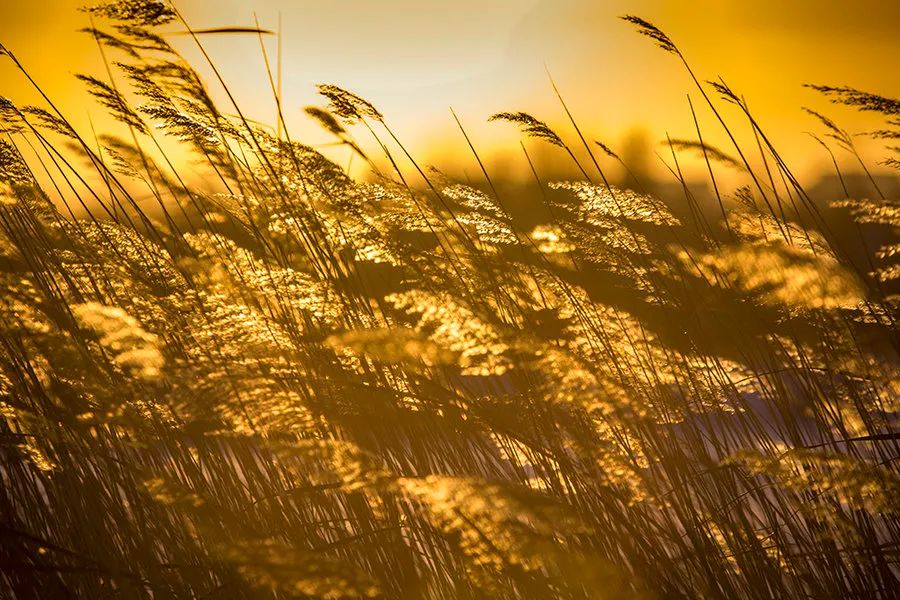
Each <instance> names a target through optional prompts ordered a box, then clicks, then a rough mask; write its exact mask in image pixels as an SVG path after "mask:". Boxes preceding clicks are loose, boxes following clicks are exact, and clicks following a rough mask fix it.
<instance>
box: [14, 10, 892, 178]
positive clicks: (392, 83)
mask: <svg viewBox="0 0 900 600" xmlns="http://www.w3.org/2000/svg"><path fill="white" fill-rule="evenodd" d="M84 3H85V0H52V1H50V2H44V3H17V2H5V3H2V4H0V43H3V44H5V45H6V46H7V47H8V48H9V49H10V50H12V51H13V52H15V53H16V55H17V56H18V57H19V58H20V59H21V61H22V62H23V63H24V64H25V66H26V67H27V68H29V69H30V71H31V72H32V74H33V75H34V77H35V79H36V80H37V81H39V82H40V83H41V84H42V85H43V86H45V88H46V91H47V92H48V95H49V96H51V97H53V98H56V99H60V100H59V104H60V106H61V108H62V109H63V110H64V112H66V113H67V114H68V115H71V118H72V121H73V122H74V123H75V124H76V126H78V127H79V128H83V129H85V130H89V129H88V128H91V127H94V128H96V129H98V130H105V129H107V128H109V127H113V126H114V125H115V124H113V123H111V122H110V121H109V119H108V117H106V116H105V114H104V110H103V109H102V107H99V106H97V105H96V104H94V103H93V102H92V101H91V100H90V99H89V97H88V95H87V94H86V93H84V92H83V91H82V90H81V89H80V85H79V84H77V82H76V81H75V80H74V74H76V73H81V72H86V73H93V74H101V75H104V76H105V72H106V71H105V66H104V64H103V61H102V59H101V57H100V54H99V52H98V50H97V46H96V44H95V42H94V41H93V40H92V39H91V38H90V36H88V35H86V34H84V33H79V32H78V31H77V30H79V29H81V28H84V27H88V26H89V25H90V22H89V19H88V16H87V15H86V14H84V13H82V12H79V11H78V7H79V6H81V5H82V4H84ZM175 4H176V6H177V7H178V8H179V9H180V10H181V11H182V13H183V15H184V17H185V19H186V20H187V22H188V23H189V24H190V25H191V26H192V27H194V28H202V27H216V26H252V25H254V19H255V18H258V19H259V23H260V26H261V27H263V28H268V29H271V30H273V31H277V30H278V28H279V22H280V27H281V31H282V40H281V45H282V97H283V106H284V112H285V120H286V122H287V125H288V129H289V131H290V132H291V136H292V138H293V139H295V140H298V141H302V142H304V143H308V144H311V145H314V146H317V147H320V148H321V149H322V151H323V152H325V153H326V154H327V155H328V156H329V157H331V158H332V159H334V160H336V161H338V162H339V163H341V164H343V165H344V166H346V164H347V159H348V157H349V155H348V153H347V149H346V148H339V149H334V148H332V147H330V146H328V144H329V143H331V142H332V141H333V139H332V138H331V137H330V136H329V134H328V133H327V132H324V131H322V130H321V129H320V128H319V127H318V126H317V124H315V123H314V122H313V121H311V120H310V119H309V118H308V117H307V116H306V115H305V114H304V113H303V110H302V109H303V107H304V106H307V105H322V104H323V101H322V99H321V98H319V97H318V96H317V95H316V91H315V84H316V83H335V84H337V85H340V86H342V87H345V88H347V89H350V90H352V91H354V92H356V93H358V94H360V95H361V96H363V97H365V98H367V99H368V100H370V101H371V102H372V103H373V104H375V105H376V106H377V107H378V108H379V109H380V110H381V112H383V113H384V115H385V116H386V119H387V122H388V124H389V125H390V126H391V127H392V128H393V129H394V131H395V132H396V133H397V135H398V137H399V138H400V139H401V140H402V141H403V142H404V143H405V144H406V146H407V148H408V149H409V150H410V152H411V153H412V154H413V156H414V157H416V159H417V160H420V161H421V162H422V163H426V164H434V165H436V166H438V167H440V168H441V169H442V170H445V171H446V172H447V173H448V174H451V175H452V176H463V177H465V176H469V175H471V176H472V177H473V178H477V175H476V173H478V167H477V164H476V163H475V162H474V159H473V157H472V155H471V152H470V150H469V149H468V146H467V145H466V142H465V139H464V138H463V136H462V135H461V133H460V131H459V129H458V127H457V125H456V123H455V121H454V120H453V117H452V116H451V114H450V111H449V109H450V107H452V108H453V109H454V110H455V111H456V113H457V115H458V116H459V118H460V120H461V121H462V124H463V125H464V127H465V128H466V132H467V133H468V134H469V136H470V137H471V138H472V142H473V143H474V145H475V147H476V148H477V149H478V151H479V152H480V153H481V155H482V156H483V157H484V158H485V160H486V162H487V163H488V165H489V168H490V169H491V171H492V175H493V176H495V177H496V178H497V179H513V180H515V179H519V180H521V179H524V178H527V177H529V176H530V175H529V171H528V167H527V162H526V161H525V160H524V157H523V155H522V150H521V148H520V146H519V140H520V135H519V132H518V131H516V130H515V128H514V127H512V126H510V125H507V124H502V123H487V119H488V117H489V116H490V115H491V114H493V113H495V112H500V111H519V110H523V111H526V112H529V113H531V114H533V115H534V116H536V117H537V118H539V119H542V120H545V121H546V122H547V123H548V124H550V126H551V127H553V128H554V129H555V130H557V131H558V132H559V133H560V135H562V136H563V138H564V139H566V140H567V141H570V142H571V145H572V146H573V147H578V146H580V143H579V141H578V138H577V135H576V133H575V131H574V130H573V128H572V127H571V125H570V123H569V122H568V120H567V119H566V116H565V112H564V111H563V109H562V107H561V106H560V104H559V102H558V100H557V99H556V97H555V95H554V93H553V90H552V87H551V85H550V82H549V78H548V75H547V73H548V71H549V72H550V73H551V74H552V76H553V78H554V79H555V81H556V83H557V85H558V86H559V88H560V91H561V92H562V93H563V95H564V97H565V99H566V102H567V103H568V105H569V107H570V108H571V110H572V112H573V114H574V116H575V118H576V119H577V120H578V123H579V126H580V127H581V128H582V129H583V131H584V132H585V135H586V137H588V139H589V140H600V141H602V142H604V143H606V144H607V145H609V146H610V147H612V148H613V149H614V150H615V151H616V152H618V153H619V154H620V155H621V156H622V157H623V158H625V160H626V162H628V163H629V165H630V166H631V167H632V169H633V170H636V171H640V172H643V173H647V174H648V176H649V177H652V178H656V179H666V178H670V179H671V176H670V175H669V174H668V173H667V170H666V169H667V167H666V166H665V165H663V164H662V163H661V162H660V159H659V158H657V156H655V154H657V153H658V154H659V155H660V156H662V157H665V159H666V161H667V163H669V164H670V166H671V154H670V152H669V150H668V149H667V148H665V147H664V145H663V144H662V143H661V142H662V141H663V140H665V139H666V136H667V135H668V136H671V137H672V138H681V139H696V137H697V136H696V132H695V130H694V125H693V121H692V118H691V113H690V109H689V107H688V102H687V95H688V94H690V96H691V99H692V101H693V103H694V107H695V108H696V109H697V113H698V118H699V121H700V126H701V129H702V132H703V136H704V139H705V140H706V141H707V142H709V143H712V144H713V145H715V146H718V147H720V148H721V149H722V150H724V151H726V152H730V151H731V150H732V149H731V148H730V147H729V144H728V139H727V137H725V136H724V135H723V133H722V131H721V128H720V126H719V125H718V123H717V122H716V121H715V118H714V117H713V115H711V114H710V112H709V110H708V108H707V107H706V106H705V105H704V104H703V100H702V98H701V97H700V96H699V94H698V93H697V90H696V88H694V87H692V83H691V82H690V80H689V79H688V77H687V75H686V74H685V73H684V70H683V68H682V67H681V65H680V64H679V63H678V61H677V59H675V58H674V57H672V56H670V55H667V54H666V53H665V52H662V51H661V50H659V49H658V48H655V47H654V46H653V44H652V43H651V42H650V40H647V39H646V38H643V37H641V36H639V35H637V33H636V32H635V31H634V30H633V28H632V27H631V26H630V25H629V24H627V23H624V22H622V21H621V20H619V19H618V18H617V17H619V16H621V15H623V14H626V13H634V14H637V15H639V16H641V17H642V18H645V19H647V20H649V21H651V22H653V23H654V24H656V25H658V26H659V27H660V28H661V29H663V30H664V31H665V32H666V33H667V34H669V36H670V37H671V38H672V39H673V40H674V41H675V42H676V43H677V44H678V46H679V48H680V49H681V50H682V51H683V53H684V54H685V56H686V57H687V59H688V60H689V61H690V62H691V64H692V67H693V68H694V69H695V71H696V72H697V74H698V76H699V77H700V78H701V79H716V78H717V77H719V76H721V77H723V78H724V80H725V81H726V82H727V83H728V84H729V85H730V86H731V87H732V88H733V89H735V90H736V91H737V92H738V93H740V94H742V95H743V96H744V97H745V98H746V100H747V102H748V103H749V106H750V108H751V109H752V110H753V111H754V113H755V116H756V118H757V119H758V121H759V122H760V124H761V126H762V127H763V128H764V130H765V131H767V133H768V135H769V136H770V137H771V139H772V141H773V143H774V144H775V146H776V148H778V149H779V151H780V152H782V153H783V155H784V156H785V158H786V162H787V163H788V164H789V165H791V166H792V168H794V169H795V170H796V171H797V172H798V173H799V174H800V175H801V176H805V177H810V178H818V176H820V175H823V174H824V175H827V174H829V173H832V172H833V167H832V165H831V162H830V158H829V157H828V155H827V153H826V152H825V151H824V150H823V149H822V148H821V147H820V146H819V145H818V143H817V142H816V141H815V140H813V139H812V138H811V137H810V136H809V135H807V134H806V133H805V132H816V133H818V134H822V133H823V131H822V127H821V124H819V123H818V122H817V121H815V120H814V119H812V118H811V117H809V116H808V115H806V114H805V113H804V112H803V110H802V107H804V106H807V107H810V108H813V109H815V110H817V111H820V112H822V113H824V114H826V115H828V116H829V117H831V118H833V119H834V120H835V121H836V122H837V123H838V124H839V125H841V126H842V127H844V128H845V129H847V130H848V131H850V132H851V133H854V134H856V133H862V132H865V131H869V130H872V129H877V128H878V125H879V119H878V117H877V116H875V115H871V114H866V113H859V112H856V111H854V110H852V109H850V108H847V107H840V106H835V105H831V104H829V103H828V101H827V100H826V99H825V98H823V97H822V96H821V95H819V94H818V93H816V92H815V91H813V90H810V89H806V88H803V87H802V84H804V83H816V84H827V85H848V86H851V87H855V88H859V89H863V90H865V91H869V92H872V93H876V94H881V95H884V96H888V97H896V96H900V78H896V77H894V78H891V77H888V76H885V75H886V74H885V72H884V68H883V66H882V63H881V62H880V61H879V58H880V57H883V56H886V55H890V54H896V53H897V51H900V40H898V37H897V36H896V35H895V33H896V26H895V24H896V23H897V22H900V3H888V2H878V1H875V0H864V1H863V2H861V3H856V4H854V7H853V9H852V10H851V9H850V8H849V7H848V6H847V5H846V4H845V3H842V2H837V1H835V0H829V1H826V2H812V1H810V0H802V1H799V2H792V3H789V4H788V5H781V4H778V3H775V2H774V1H772V0H764V1H762V2H756V3H753V4H752V5H749V4H747V3H740V2H711V1H707V0H704V1H702V2H697V3H694V4H693V6H692V7H690V8H685V7H683V6H673V5H672V4H671V3H666V2H663V1H661V0H638V1H631V2H623V1H611V2H602V3H597V2H590V1H587V0H557V1H550V0H494V1H493V2H490V3H483V2H481V3H476V2H475V1H474V0H461V1H458V2H454V3H428V4H425V3H419V2H412V1H409V0H389V1H386V2H379V3H377V4H376V3H371V2H366V1H363V0H347V1H345V2H340V3H307V2H292V1H289V0H259V1H256V2H253V3H247V2H243V1H241V0H223V1H221V2H217V3H216V5H215V9H211V6H210V3H208V2H203V1H201V0H177V2H176V3H175ZM36 22H40V24H41V26H40V27H35V26H33V24H34V23H36ZM97 26H98V27H100V28H101V29H102V28H103V24H102V23H98V24H97ZM179 29H183V28H180V27H179V26H177V25H171V26H169V27H167V28H165V29H163V30H162V31H163V32H166V31H168V32H177V31H178V30H179ZM166 38H167V39H168V40H169V41H170V42H171V43H173V45H175V46H176V47H177V48H178V49H179V50H180V51H181V52H182V53H183V54H184V56H185V57H186V58H187V59H188V60H189V61H190V62H191V63H192V64H193V65H194V66H195V67H196V68H198V71H199V72H200V73H201V75H203V76H204V79H205V81H206V83H207V84H208V85H209V87H210V90H211V92H212V96H213V98H214V99H216V100H217V101H219V102H225V101H226V96H225V94H224V93H223V92H222V90H221V89H220V87H219V86H218V85H216V84H215V78H214V76H213V74H212V72H211V70H210V69H209V68H208V66H207V65H205V64H204V59H203V57H202V55H201V54H200V53H199V52H198V50H197V48H196V47H195V45H194V44H193V42H192V41H191V40H190V38H189V37H187V36H184V35H167V36H166ZM202 41H203V43H204V45H205V48H206V50H207V51H208V53H209V55H210V57H211V58H212V60H213V61H214V62H215V64H216V67H217V68H218V69H219V70H220V71H221V73H222V75H223V77H224V78H225V80H226V82H227V83H228V85H229V87H230V89H231V91H232V92H233V93H234V95H235V97H236V98H237V100H238V102H239V104H240V105H241V108H242V111H244V112H245V114H247V115H248V116H249V117H250V118H252V119H254V120H257V121H260V122H263V123H267V124H270V125H274V123H275V102H274V99H273V97H272V94H271V90H270V86H269V82H268V78H267V75H266V71H265V66H264V65H265V63H264V61H263V58H262V53H261V50H260V42H259V39H258V38H257V36H255V35H252V34H250V35H219V36H204V37H203V39H202ZM265 43H266V45H267V53H268V56H269V60H270V62H271V63H272V66H273V68H275V62H276V56H277V54H278V48H277V46H278V40H277V36H275V35H271V36H266V39H265ZM109 59H110V60H115V59H116V57H110V58H109ZM0 78H2V80H3V81H4V83H5V85H4V88H3V89H2V90H0V94H3V95H8V96H10V97H11V98H12V99H13V100H14V101H17V102H22V103H38V102H37V100H38V98H37V97H36V96H35V94H34V92H33V91H31V90H29V89H28V87H27V86H26V82H25V81H23V78H22V77H21V75H19V74H17V73H14V72H13V70H12V68H11V66H10V65H9V64H0ZM722 110H723V114H725V115H726V118H731V119H732V120H731V122H732V123H733V124H735V128H736V131H737V133H738V136H739V141H749V142H750V143H751V144H752V143H754V142H753V138H752V135H751V134H750V131H749V129H748V128H747V127H746V126H745V125H746V123H745V120H744V119H742V117H741V116H740V115H739V114H738V113H737V112H736V110H734V109H733V107H727V106H726V107H724V108H723V109H722ZM747 136H749V137H747ZM360 137H361V138H362V137H364V136H362V134H360ZM856 141H857V143H858V145H859V148H860V152H861V154H862V155H863V156H864V158H865V159H866V160H867V161H868V163H869V164H868V166H869V168H870V169H872V170H873V172H875V173H881V174H882V175H886V174H887V171H885V170H884V169H883V168H882V167H880V166H878V164H877V162H878V161H879V160H880V159H881V158H883V153H879V149H880V147H881V146H882V144H880V143H879V142H877V141H874V140H871V139H870V138H867V137H864V136H860V137H857V138H856ZM362 143H364V144H365V143H366V142H365V141H363V142H362ZM526 145H527V147H528V150H529V152H530V153H531V154H532V157H533V158H535V160H536V161H537V163H538V165H539V166H540V167H541V170H542V172H543V173H546V174H547V175H548V176H553V177H567V176H575V175H576V174H577V171H575V170H574V168H573V167H572V166H571V165H570V164H569V163H568V162H567V160H566V157H565V156H564V155H563V154H562V153H560V152H558V151H557V150H556V149H554V148H550V147H547V146H546V145H545V144H541V143H540V142H537V141H526ZM834 150H835V152H836V153H837V154H838V159H839V162H840V164H841V167H842V168H845V169H847V171H848V172H853V171H855V170H858V166H857V165H856V164H855V163H854V159H853V158H852V157H851V156H849V155H848V154H846V153H841V152H839V151H838V150H837V148H834ZM603 160H605V161H609V159H606V158H603ZM679 160H681V157H679ZM604 165H606V163H604ZM680 166H681V167H682V168H683V169H684V172H685V175H686V177H687V178H689V179H697V178H700V177H702V176H703V173H704V171H705V166H704V165H703V164H702V163H701V161H699V160H697V159H695V158H693V159H692V158H689V157H687V156H685V159H684V162H683V164H681V165H680ZM609 168H610V169H611V171H612V172H613V173H614V174H616V175H617V176H618V165H616V164H615V163H614V161H609ZM356 174H357V175H359V174H360V171H356Z"/></svg>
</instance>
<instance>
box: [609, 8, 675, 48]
mask: <svg viewBox="0 0 900 600" xmlns="http://www.w3.org/2000/svg"><path fill="white" fill-rule="evenodd" d="M621 19H622V20H623V21H627V22H628V23H631V24H632V25H634V26H635V27H637V30H638V33H640V34H641V35H644V36H647V37H648V38H650V39H651V40H653V41H654V42H656V45H657V46H659V47H660V48H662V49H663V50H665V51H666V52H671V53H672V54H679V55H680V54H681V53H680V52H679V51H678V48H677V47H676V46H675V44H674V43H673V42H672V40H671V39H669V36H667V35H666V34H665V33H663V32H662V30H660V29H659V28H658V27H657V26H656V25H654V24H652V23H650V22H648V21H645V20H644V19H642V18H640V17H636V16H634V15H625V16H624V17H621Z"/></svg>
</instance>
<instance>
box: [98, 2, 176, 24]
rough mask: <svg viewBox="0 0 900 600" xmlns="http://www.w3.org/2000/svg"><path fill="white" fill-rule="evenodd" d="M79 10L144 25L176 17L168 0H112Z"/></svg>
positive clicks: (164, 21)
mask: <svg viewBox="0 0 900 600" xmlns="http://www.w3.org/2000/svg"><path fill="white" fill-rule="evenodd" d="M81 10H83V11H84V12H86V13H89V14H92V15H95V16H98V17H105V18H107V19H114V20H116V21H126V22H130V23H135V24H137V25H146V26H156V25H165V24H166V23H171V22H172V21H174V20H175V19H176V18H177V17H178V13H177V12H175V9H174V8H173V7H172V5H171V4H170V3H169V2H168V0H112V1H111V2H107V3H105V4H94V5H91V6H85V7H83V8H82V9H81Z"/></svg>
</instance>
